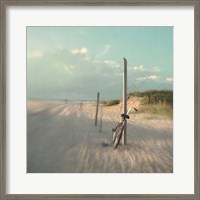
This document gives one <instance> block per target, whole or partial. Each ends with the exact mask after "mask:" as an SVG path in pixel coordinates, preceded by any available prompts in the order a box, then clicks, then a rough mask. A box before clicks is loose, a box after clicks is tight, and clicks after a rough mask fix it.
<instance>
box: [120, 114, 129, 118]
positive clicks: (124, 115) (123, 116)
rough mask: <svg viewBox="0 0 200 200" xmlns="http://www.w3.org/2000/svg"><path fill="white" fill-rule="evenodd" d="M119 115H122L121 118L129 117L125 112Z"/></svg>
mask: <svg viewBox="0 0 200 200" xmlns="http://www.w3.org/2000/svg"><path fill="white" fill-rule="evenodd" d="M121 117H122V118H123V119H125V118H127V119H129V118H130V117H129V115H126V114H121Z"/></svg>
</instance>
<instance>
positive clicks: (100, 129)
mask: <svg viewBox="0 0 200 200" xmlns="http://www.w3.org/2000/svg"><path fill="white" fill-rule="evenodd" d="M102 115H103V107H102V106H101V117H100V128H99V132H100V133H101V132H102Z"/></svg>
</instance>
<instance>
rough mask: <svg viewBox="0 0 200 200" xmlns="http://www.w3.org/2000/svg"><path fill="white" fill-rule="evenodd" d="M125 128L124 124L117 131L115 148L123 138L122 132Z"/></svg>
mask: <svg viewBox="0 0 200 200" xmlns="http://www.w3.org/2000/svg"><path fill="white" fill-rule="evenodd" d="M123 130H124V126H123V125H122V126H120V128H119V131H118V133H116V137H115V141H114V148H115V149H116V148H117V147H118V145H119V142H120V140H121V138H122V132H123Z"/></svg>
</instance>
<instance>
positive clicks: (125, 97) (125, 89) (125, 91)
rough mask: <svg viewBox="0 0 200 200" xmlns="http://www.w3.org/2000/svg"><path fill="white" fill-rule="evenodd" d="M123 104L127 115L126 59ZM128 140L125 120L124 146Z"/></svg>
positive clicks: (125, 64) (125, 63) (125, 62)
mask: <svg viewBox="0 0 200 200" xmlns="http://www.w3.org/2000/svg"><path fill="white" fill-rule="evenodd" d="M123 101H124V102H123V103H124V109H123V111H124V112H123V113H124V114H126V113H127V60H126V59H125V58H124V76H123ZM126 139H127V121H126V119H125V126H124V131H123V134H122V145H125V144H126Z"/></svg>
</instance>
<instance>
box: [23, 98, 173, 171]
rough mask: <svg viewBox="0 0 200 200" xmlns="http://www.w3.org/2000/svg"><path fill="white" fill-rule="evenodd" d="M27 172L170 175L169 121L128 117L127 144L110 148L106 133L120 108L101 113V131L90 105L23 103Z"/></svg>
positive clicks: (170, 134) (171, 144)
mask: <svg viewBox="0 0 200 200" xmlns="http://www.w3.org/2000/svg"><path fill="white" fill-rule="evenodd" d="M27 105H28V106H27V108H28V115H27V172H28V173H54V172H55V173H82V172H83V173H171V172H173V128H172V124H173V123H172V120H169V119H152V120H145V119H144V118H143V116H142V115H134V114H131V116H130V117H131V119H130V120H129V122H128V140H127V141H128V144H127V145H126V146H125V147H123V146H119V147H118V148H117V149H113V147H112V145H111V140H112V131H111V129H112V128H113V126H114V125H115V124H116V122H117V121H118V119H119V106H111V107H104V108H103V126H102V132H101V133H100V132H99V126H98V127H95V126H94V115H95V106H94V105H91V104H83V105H82V106H81V105H80V104H70V103H67V104H66V103H65V102H61V101H28V103H27Z"/></svg>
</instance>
